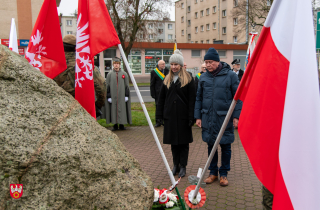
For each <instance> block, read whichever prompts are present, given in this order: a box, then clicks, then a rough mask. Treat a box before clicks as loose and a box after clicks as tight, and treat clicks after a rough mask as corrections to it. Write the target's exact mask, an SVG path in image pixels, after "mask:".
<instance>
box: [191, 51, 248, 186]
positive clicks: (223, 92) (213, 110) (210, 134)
mask: <svg viewBox="0 0 320 210" xmlns="http://www.w3.org/2000/svg"><path fill="white" fill-rule="evenodd" d="M204 60H205V64H206V68H207V72H205V73H203V74H202V75H201V77H200V79H199V84H198V90H197V97H196V103H195V110H194V117H195V119H196V124H197V125H198V126H199V127H200V128H202V140H203V141H204V142H206V143H207V144H208V156H209V155H210V152H211V150H212V148H213V145H214V143H215V141H216V138H217V136H218V133H219V131H220V128H221V126H222V123H223V121H224V119H225V117H226V115H227V112H228V109H229V107H230V105H231V102H232V100H233V97H234V95H235V94H236V91H237V88H238V85H239V79H238V76H237V75H236V74H235V73H234V72H232V70H231V68H230V66H229V65H228V64H227V63H225V62H220V58H219V54H218V52H217V51H216V50H215V49H214V48H210V49H209V50H208V52H207V54H206V55H205V56H204ZM241 108H242V102H241V101H238V103H237V105H236V108H235V110H234V112H233V115H232V117H231V118H230V121H229V123H228V125H227V128H226V130H225V132H224V134H223V137H222V139H221V141H220V147H221V153H222V154H221V167H220V168H218V151H216V153H215V154H214V157H213V159H212V161H211V164H210V167H209V170H210V175H209V177H208V178H206V179H205V180H204V182H205V183H207V184H210V183H212V182H214V181H215V180H216V179H218V173H219V174H220V185H221V186H227V185H228V180H227V175H228V171H230V159H231V143H233V142H234V133H233V132H234V127H235V128H237V127H238V119H239V116H240V111H241Z"/></svg>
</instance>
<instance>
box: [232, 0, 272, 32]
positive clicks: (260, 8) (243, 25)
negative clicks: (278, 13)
mask: <svg viewBox="0 0 320 210" xmlns="http://www.w3.org/2000/svg"><path fill="white" fill-rule="evenodd" d="M272 3H273V0H239V1H234V8H233V9H232V11H231V14H232V18H237V26H236V27H234V32H235V33H236V34H237V35H238V36H239V37H241V36H245V35H246V34H245V33H244V31H246V30H249V32H250V31H251V30H252V28H253V26H254V27H255V30H256V31H258V32H260V31H261V29H262V27H263V24H264V22H265V20H266V19H267V16H268V13H269V10H270V7H271V5H272ZM247 18H248V25H247ZM247 27H248V28H247Z"/></svg>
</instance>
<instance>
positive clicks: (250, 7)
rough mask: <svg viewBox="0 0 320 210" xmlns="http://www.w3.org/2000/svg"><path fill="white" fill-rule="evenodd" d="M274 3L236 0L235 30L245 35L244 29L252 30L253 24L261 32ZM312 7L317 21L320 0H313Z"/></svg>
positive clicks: (234, 12) (264, 0)
mask: <svg viewBox="0 0 320 210" xmlns="http://www.w3.org/2000/svg"><path fill="white" fill-rule="evenodd" d="M272 3H273V0H239V1H238V0H235V1H234V8H233V9H232V11H231V13H232V18H237V20H238V24H237V27H234V32H235V33H236V34H237V35H238V36H239V37H241V36H245V33H244V31H245V30H246V29H247V27H248V30H249V32H250V31H251V30H252V28H253V27H252V26H253V25H254V26H255V31H257V32H260V31H261V29H262V27H263V24H264V22H265V21H266V19H267V16H268V13H269V10H270V8H271V5H272ZM312 8H313V11H314V12H313V14H314V21H315V23H316V18H317V17H316V13H315V11H316V10H317V8H319V0H312ZM247 18H248V25H247Z"/></svg>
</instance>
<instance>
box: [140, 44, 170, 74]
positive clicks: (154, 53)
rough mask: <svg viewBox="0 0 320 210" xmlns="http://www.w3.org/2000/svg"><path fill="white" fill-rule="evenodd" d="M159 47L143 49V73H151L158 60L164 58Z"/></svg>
mask: <svg viewBox="0 0 320 210" xmlns="http://www.w3.org/2000/svg"><path fill="white" fill-rule="evenodd" d="M162 55H163V53H162V50H161V49H157V50H156V49H146V50H145V73H151V71H153V70H154V67H155V66H156V65H157V63H158V61H159V60H162V59H163V60H165V59H164V56H162Z"/></svg>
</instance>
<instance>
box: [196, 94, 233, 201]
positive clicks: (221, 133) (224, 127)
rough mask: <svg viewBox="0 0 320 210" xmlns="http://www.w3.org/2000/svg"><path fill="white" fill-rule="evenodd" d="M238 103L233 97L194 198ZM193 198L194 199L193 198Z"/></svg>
mask: <svg viewBox="0 0 320 210" xmlns="http://www.w3.org/2000/svg"><path fill="white" fill-rule="evenodd" d="M236 104H237V101H236V100H234V99H233V100H232V103H231V105H230V107H229V111H228V113H227V116H226V118H225V119H224V121H223V124H222V127H221V129H220V131H219V134H218V137H217V139H216V142H215V143H214V146H213V148H212V150H211V153H210V155H209V158H208V160H207V163H206V165H205V167H204V169H203V171H202V174H201V177H200V180H199V181H198V183H197V186H196V189H194V193H193V196H192V197H193V199H195V198H196V195H198V192H199V189H200V185H201V183H202V181H203V178H204V175H205V173H206V172H207V170H208V168H209V165H210V163H211V160H212V158H213V155H214V153H216V150H217V148H218V145H219V143H220V140H221V138H222V136H223V133H224V131H225V130H226V127H227V125H228V123H229V120H230V117H231V115H232V113H233V110H234V108H235V107H236ZM193 199H192V200H193Z"/></svg>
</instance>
